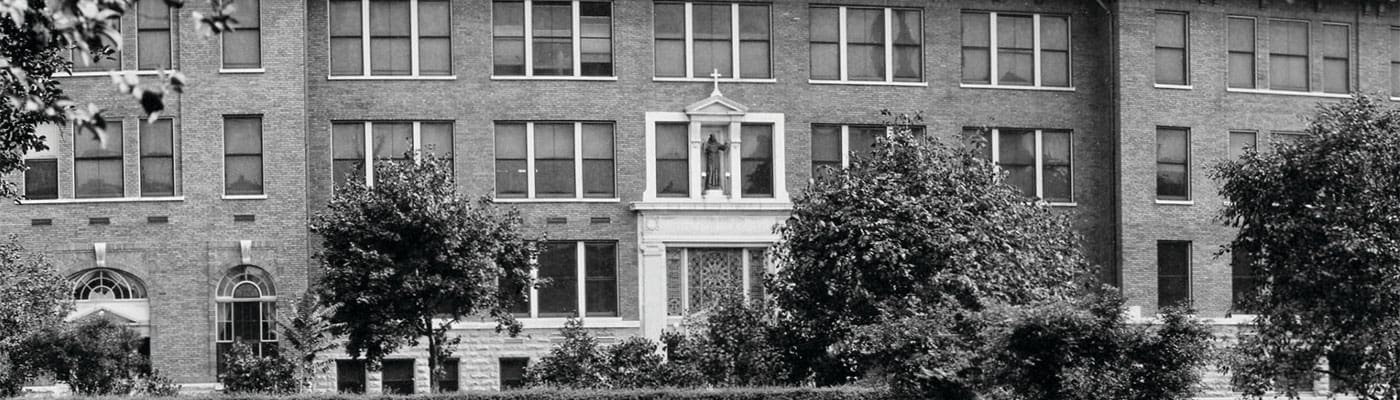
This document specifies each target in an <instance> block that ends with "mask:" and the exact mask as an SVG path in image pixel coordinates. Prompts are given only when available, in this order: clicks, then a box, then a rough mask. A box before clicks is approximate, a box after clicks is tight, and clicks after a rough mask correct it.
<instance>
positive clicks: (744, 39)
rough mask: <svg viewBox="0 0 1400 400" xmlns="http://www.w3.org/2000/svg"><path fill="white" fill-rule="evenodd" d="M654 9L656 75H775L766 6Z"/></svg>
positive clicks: (695, 5)
mask: <svg viewBox="0 0 1400 400" xmlns="http://www.w3.org/2000/svg"><path fill="white" fill-rule="evenodd" d="M655 10H656V20H655V31H654V32H655V38H656V39H655V40H656V42H655V45H656V55H655V62H656V64H655V65H656V76H657V77H671V78H707V77H709V76H710V74H712V73H715V72H718V73H719V75H720V76H721V77H729V78H735V79H768V78H772V77H773V75H772V71H771V61H770V59H771V54H770V48H771V43H772V37H771V29H770V21H769V5H767V4H738V3H671V2H664V3H656V6H655ZM687 16H689V18H687ZM736 21H737V22H736ZM686 27H689V28H690V29H686ZM687 48H689V51H687ZM735 71H738V74H735Z"/></svg>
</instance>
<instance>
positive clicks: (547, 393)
mask: <svg viewBox="0 0 1400 400" xmlns="http://www.w3.org/2000/svg"><path fill="white" fill-rule="evenodd" d="M370 397H375V396H370ZM396 397H397V398H400V399H408V400H416V399H423V400H894V399H896V397H894V396H892V395H890V394H889V393H887V392H885V391H881V390H877V389H872V388H865V387H852V386H844V387H833V388H776V387H761V388H725V389H704V390H697V389H677V388H665V389H635V390H597V389H555V388H535V389H526V390H510V391H501V392H456V393H442V394H434V395H414V396H396ZM365 398H368V397H365V396H358V395H346V394H316V395H295V396H280V397H279V396H270V395H265V394H242V395H201V396H192V397H190V398H189V399H188V400H244V399H246V400H340V399H347V400H360V399H365ZM182 399H183V398H182Z"/></svg>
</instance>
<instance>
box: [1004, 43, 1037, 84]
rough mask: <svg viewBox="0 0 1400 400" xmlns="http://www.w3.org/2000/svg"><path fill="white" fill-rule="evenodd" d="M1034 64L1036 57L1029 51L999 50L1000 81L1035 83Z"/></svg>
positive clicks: (1006, 82) (1007, 82)
mask: <svg viewBox="0 0 1400 400" xmlns="http://www.w3.org/2000/svg"><path fill="white" fill-rule="evenodd" d="M1047 61H1048V60H1047ZM1047 64H1048V62H1047ZM1034 66H1035V58H1034V56H1032V55H1031V53H1030V52H1029V51H1019V50H1018V51H1011V50H1000V51H998V52H997V80H998V83H1000V84H1003V85H1030V84H1032V83H1035V81H1034V78H1035V75H1034V73H1035V72H1034Z"/></svg>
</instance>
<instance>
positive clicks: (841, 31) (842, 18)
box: [836, 6, 850, 81]
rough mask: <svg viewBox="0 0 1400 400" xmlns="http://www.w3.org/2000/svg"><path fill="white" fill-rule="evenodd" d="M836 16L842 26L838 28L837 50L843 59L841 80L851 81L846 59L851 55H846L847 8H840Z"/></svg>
mask: <svg viewBox="0 0 1400 400" xmlns="http://www.w3.org/2000/svg"><path fill="white" fill-rule="evenodd" d="M836 16H837V17H836V21H837V23H838V24H839V25H840V26H838V27H837V28H836V35H837V39H836V40H837V41H838V42H839V44H837V49H839V50H838V51H839V52H840V53H841V54H840V55H839V56H840V58H841V65H840V68H841V80H842V81H846V80H849V79H850V77H849V76H847V69H846V58H847V57H848V56H849V54H847V53H846V7H845V6H841V7H840V8H838V9H837V14H836Z"/></svg>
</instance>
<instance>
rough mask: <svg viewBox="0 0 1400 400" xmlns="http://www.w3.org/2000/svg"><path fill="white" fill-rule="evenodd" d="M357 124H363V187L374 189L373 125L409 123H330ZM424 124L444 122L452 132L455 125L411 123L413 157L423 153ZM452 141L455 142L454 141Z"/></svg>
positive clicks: (336, 122)
mask: <svg viewBox="0 0 1400 400" xmlns="http://www.w3.org/2000/svg"><path fill="white" fill-rule="evenodd" d="M357 122H360V123H363V124H364V138H363V140H364V145H365V159H364V160H361V161H362V162H364V165H365V167H364V170H365V175H364V177H365V186H368V187H374V161H375V158H374V124H375V122H379V123H383V124H402V123H405V122H410V121H392V120H378V121H331V126H332V127H334V126H335V125H336V124H353V123H357ZM424 122H427V123H443V122H446V123H449V124H452V125H453V128H454V130H455V128H456V123H455V122H454V121H437V120H433V121H411V123H412V124H413V154H414V155H415V156H417V155H418V154H419V153H420V152H422V151H423V140H422V135H423V123H424ZM330 136H331V141H332V143H331V148H332V149H334V148H335V143H334V141H335V134H334V133H332V134H331V135H330ZM452 136H453V137H454V138H455V137H456V132H453V135H452ZM454 140H455V139H454ZM453 159H454V160H455V159H456V153H453ZM332 160H334V159H332ZM454 163H455V161H454Z"/></svg>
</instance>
